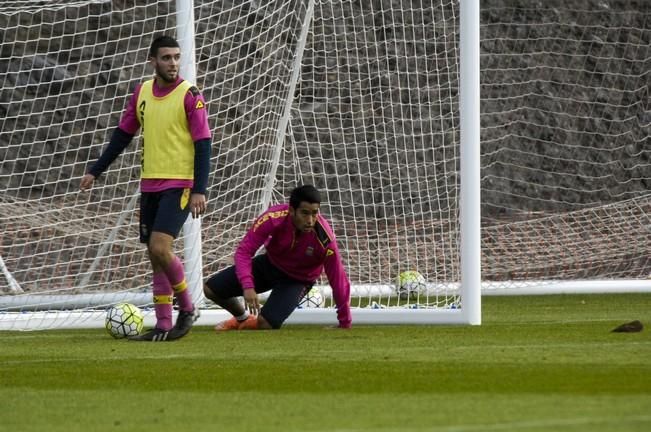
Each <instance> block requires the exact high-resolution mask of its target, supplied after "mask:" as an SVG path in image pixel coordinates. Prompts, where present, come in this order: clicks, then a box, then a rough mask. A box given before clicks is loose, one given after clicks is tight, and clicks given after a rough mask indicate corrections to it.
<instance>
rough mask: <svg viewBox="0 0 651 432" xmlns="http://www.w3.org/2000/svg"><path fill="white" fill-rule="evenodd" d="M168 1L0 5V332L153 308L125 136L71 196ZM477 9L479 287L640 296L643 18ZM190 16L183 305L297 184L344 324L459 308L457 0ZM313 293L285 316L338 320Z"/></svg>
mask: <svg viewBox="0 0 651 432" xmlns="http://www.w3.org/2000/svg"><path fill="white" fill-rule="evenodd" d="M181 3H189V2H170V1H140V0H138V1H135V2H124V1H112V2H110V1H74V2H63V1H39V2H31V1H30V2H27V1H9V2H5V3H4V4H3V8H2V10H1V11H0V22H1V24H2V25H0V32H1V33H2V35H3V38H2V42H1V45H0V46H1V50H0V60H1V61H0V72H1V74H0V77H2V78H1V79H2V80H3V83H2V84H3V85H2V89H1V90H0V110H1V111H2V116H0V142H1V143H2V145H1V146H0V225H1V226H2V229H3V238H2V248H1V249H0V270H1V271H2V274H1V275H0V328H8V329H24V328H51V327H58V326H68V327H70V326H78V327H84V326H94V325H97V324H98V323H101V311H102V310H103V309H104V308H106V307H107V306H109V305H111V304H113V303H115V302H117V301H130V302H132V303H135V304H138V305H139V306H142V307H145V308H147V307H148V306H149V305H150V304H151V289H150V279H151V270H150V266H149V264H148V261H147V257H146V253H145V250H144V248H143V246H142V245H140V244H139V243H138V234H137V233H138V230H137V224H138V215H137V208H138V205H137V202H138V193H139V192H138V185H139V160H140V159H139V149H140V142H139V139H135V140H134V142H133V143H132V144H131V146H130V147H128V148H127V150H126V151H125V152H124V153H123V154H122V156H121V157H120V158H118V159H117V160H116V161H115V162H114V163H113V164H112V165H111V167H110V169H109V170H108V171H107V172H106V173H105V175H103V176H102V177H101V178H100V181H98V182H96V185H95V187H94V189H93V190H92V191H91V192H90V193H84V194H81V193H78V192H77V189H78V181H79V179H80V177H81V176H82V175H83V173H84V172H85V170H86V169H87V168H88V164H89V162H92V161H93V160H95V159H96V158H97V157H98V155H99V154H100V152H101V150H102V149H103V147H104V146H105V145H106V143H107V141H108V138H109V137H110V134H111V132H112V130H113V128H114V127H115V126H116V125H117V122H118V120H119V117H120V115H121V112H122V110H123V109H124V107H125V106H126V101H127V100H128V97H129V95H130V93H131V91H132V90H133V88H134V86H135V85H136V84H137V83H139V82H141V81H142V80H143V79H145V78H147V77H149V76H150V75H151V73H152V71H151V70H150V69H149V68H148V66H147V64H146V60H147V50H148V48H149V44H150V43H151V40H152V38H153V37H155V36H157V35H159V34H162V33H169V34H172V35H176V36H179V32H178V29H179V27H180V26H182V25H186V26H187V22H181V21H180V20H179V10H178V8H177V4H181ZM481 4H482V13H481V39H482V43H481V92H482V101H481V102H482V115H481V121H482V132H481V140H482V147H481V185H482V206H481V207H482V208H481V209H482V212H481V214H482V216H481V224H482V231H481V232H482V271H483V280H484V285H485V288H484V289H485V292H511V291H516V292H526V291H527V290H531V289H532V288H533V289H534V290H535V289H543V290H550V289H553V288H552V287H558V286H559V285H558V284H559V282H560V283H564V284H570V285H571V284H577V283H586V282H587V283H588V285H589V286H591V287H592V288H593V289H594V288H595V287H598V286H601V285H599V284H603V282H604V281H613V280H614V281H616V284H618V285H617V287H616V288H617V289H636V288H637V287H639V286H641V287H642V289H646V288H644V287H648V283H647V282H648V280H647V277H648V274H649V268H650V262H649V259H650V258H649V257H650V256H651V254H650V251H651V244H650V240H649V239H650V237H651V236H650V233H649V226H651V223H649V214H651V208H650V207H651V204H650V200H651V196H650V194H649V192H648V189H649V188H648V185H649V183H650V182H651V180H650V179H649V171H650V170H649V160H650V159H651V158H650V156H649V149H648V148H647V147H648V146H646V147H645V143H646V141H645V140H647V141H648V139H647V137H648V135H649V124H650V122H651V118H650V117H649V105H648V100H649V94H648V83H649V71H648V67H647V65H648V62H649V57H650V56H649V41H650V34H651V29H649V22H651V19H650V18H651V17H650V14H651V12H650V11H649V8H648V7H646V6H641V5H638V6H635V5H630V4H628V3H623V2H617V1H600V2H588V1H581V2H562V3H561V2H559V3H558V4H556V3H554V4H551V3H550V4H549V5H547V4H545V5H542V6H540V7H537V8H535V9H522V8H511V7H508V5H509V2H503V1H496V0H490V1H485V2H484V1H482V2H481ZM192 12H193V14H194V24H193V25H192V29H193V32H194V38H193V41H194V45H195V46H196V51H195V55H194V60H195V68H196V77H195V80H196V83H197V84H198V86H199V87H200V88H201V89H202V91H203V94H204V96H205V98H206V100H207V102H208V107H209V113H210V124H211V128H212V132H213V160H212V162H211V166H212V171H211V177H210V181H209V184H210V186H209V192H208V194H209V197H208V198H209V203H208V204H209V209H208V213H207V214H206V215H205V217H204V218H203V220H202V222H201V225H200V233H201V235H200V237H201V242H200V243H198V242H196V241H195V238H194V237H192V238H188V237H189V234H188V233H189V232H190V230H186V231H184V234H183V235H182V236H181V238H180V239H179V240H178V241H177V242H176V243H175V245H176V247H178V248H179V250H178V253H179V255H180V256H182V257H184V258H185V260H186V266H188V264H187V260H188V258H189V256H190V255H195V256H196V255H198V256H199V259H200V261H201V264H202V266H203V269H201V266H199V273H198V274H197V273H196V272H195V273H194V274H192V275H189V278H190V279H193V280H194V281H195V283H194V284H193V285H194V290H195V300H196V301H202V299H201V286H200V285H201V279H202V278H205V277H207V276H208V275H210V274H211V273H213V272H215V271H218V270H220V269H222V268H224V267H225V266H227V265H230V264H231V263H232V255H233V251H234V249H235V247H236V246H237V243H238V241H239V240H240V238H241V237H242V236H243V235H244V233H245V232H246V229H247V228H248V226H249V225H250V223H251V221H252V220H253V218H254V217H255V216H256V215H257V214H259V212H260V211H262V210H263V209H264V208H265V207H266V206H267V205H269V204H272V203H276V202H281V201H284V200H286V197H287V194H288V192H289V191H290V190H291V189H292V188H293V187H294V186H296V185H297V184H299V183H307V182H310V183H313V184H315V185H316V186H317V187H319V188H320V189H321V190H322V191H323V195H324V202H323V203H322V211H323V213H324V214H325V215H326V216H327V217H328V218H329V219H330V220H331V222H332V225H333V228H334V230H335V232H336V234H337V236H338V242H339V246H340V249H341V251H342V254H343V258H344V261H345V265H346V268H347V270H348V274H349V277H350V279H351V282H352V284H353V295H354V297H353V299H352V306H353V307H354V308H355V310H354V312H353V314H354V315H353V316H354V318H356V317H367V316H370V317H371V318H369V321H370V322H373V321H377V322H409V321H410V320H411V319H410V318H405V317H410V316H411V317H413V316H419V315H422V313H426V314H428V316H432V315H434V316H441V317H443V318H442V321H444V322H455V321H456V320H458V318H457V315H456V312H458V311H459V310H463V304H464V302H463V300H464V299H463V296H462V295H461V294H460V289H459V282H460V272H461V270H460V264H459V262H460V237H461V233H460V228H459V213H460V205H459V195H460V184H461V178H460V173H459V168H460V163H461V162H460V135H461V131H460V113H459V89H460V85H461V84H460V67H459V65H460V47H459V40H460V16H459V2H458V1H451V2H446V1H441V2H432V3H431V4H424V3H423V2H419V1H403V2H391V1H386V0H379V1H369V2H364V1H359V2H357V1H356V2H350V1H336V0H331V1H308V0H305V1H301V0H292V1H290V0H286V1H282V0H275V1H265V2H263V1H255V0H251V1H243V2H242V1H238V2H234V1H207V0H205V1H199V0H195V1H194V8H193V10H192ZM542 23H548V24H542ZM195 228H196V226H195ZM184 244H186V246H185V247H184V246H183V245H184ZM197 252H200V253H198V254H197ZM188 267H190V268H195V267H192V266H188ZM414 270H415V271H418V272H419V273H420V274H421V275H422V276H423V278H424V280H425V285H424V287H421V288H420V289H419V290H418V291H416V292H414V293H412V295H403V296H400V295H397V290H396V288H397V287H396V280H397V277H398V275H399V274H400V273H402V272H404V271H414ZM197 281H198V282H197ZM561 286H563V285H561ZM565 286H566V287H567V285H565ZM608 286H609V287H610V286H611V285H608ZM631 286H632V287H633V288H630V287H631ZM627 287H628V288H627ZM319 289H320V291H321V294H322V297H324V298H325V304H324V305H323V306H326V307H325V308H323V307H320V308H311V307H305V308H304V309H302V310H298V311H296V313H295V314H294V315H293V316H292V320H294V322H320V321H321V320H325V321H327V320H332V321H334V318H335V314H334V313H333V312H332V310H331V309H330V307H331V306H332V304H331V299H330V296H329V288H328V286H327V280H322V281H320V285H319ZM563 289H567V288H563ZM608 289H610V288H608ZM204 306H205V307H206V308H208V310H209V311H213V310H214V309H213V307H212V305H211V304H210V303H205V305H204ZM94 311H100V312H99V313H96V312H94ZM25 312H30V313H25ZM214 312H215V315H219V314H220V311H219V310H215V311H214ZM98 316H99V318H98ZM148 317H149V319H151V314H148ZM204 317H208V318H204V319H213V317H214V315H211V314H210V313H207V314H204ZM382 317H384V318H382ZM429 319H430V320H432V319H431V318H429ZM435 320H436V319H434V321H435ZM361 321H362V322H363V321H364V320H361ZM206 323H209V322H206Z"/></svg>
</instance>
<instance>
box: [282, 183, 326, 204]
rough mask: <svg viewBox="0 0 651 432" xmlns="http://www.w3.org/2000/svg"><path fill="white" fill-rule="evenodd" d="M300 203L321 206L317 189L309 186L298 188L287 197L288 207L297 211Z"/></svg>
mask: <svg viewBox="0 0 651 432" xmlns="http://www.w3.org/2000/svg"><path fill="white" fill-rule="evenodd" d="M302 202H307V203H310V204H321V193H320V192H319V190H318V189H317V188H315V187H314V186H312V185H309V184H307V185H302V186H298V187H297V188H295V189H294V190H292V193H291V195H290V196H289V205H290V207H292V208H294V209H297V208H298V206H300V205H301V203H302Z"/></svg>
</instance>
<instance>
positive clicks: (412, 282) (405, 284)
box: [396, 270, 427, 300]
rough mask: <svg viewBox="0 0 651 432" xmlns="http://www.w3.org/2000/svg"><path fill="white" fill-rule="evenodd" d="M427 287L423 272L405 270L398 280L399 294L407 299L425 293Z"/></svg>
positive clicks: (397, 290) (397, 288) (397, 289)
mask: <svg viewBox="0 0 651 432" xmlns="http://www.w3.org/2000/svg"><path fill="white" fill-rule="evenodd" d="M426 288H427V282H426V281H425V278H424V277H423V275H422V274H420V273H418V272H417V271H414V270H410V271H404V272H402V273H400V275H398V279H397V280H396V292H397V293H398V296H399V297H400V298H401V299H403V300H407V299H409V298H410V297H411V298H416V297H418V295H419V294H423V293H424V292H425V289H426Z"/></svg>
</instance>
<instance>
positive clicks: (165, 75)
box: [156, 67, 179, 84]
mask: <svg viewBox="0 0 651 432" xmlns="http://www.w3.org/2000/svg"><path fill="white" fill-rule="evenodd" d="M156 76H158V77H159V78H160V79H162V80H163V81H165V82H166V83H167V84H172V83H174V82H175V81H176V78H178V76H179V72H178V70H177V71H174V72H172V74H170V73H169V72H165V71H164V70H163V68H160V67H157V68H156Z"/></svg>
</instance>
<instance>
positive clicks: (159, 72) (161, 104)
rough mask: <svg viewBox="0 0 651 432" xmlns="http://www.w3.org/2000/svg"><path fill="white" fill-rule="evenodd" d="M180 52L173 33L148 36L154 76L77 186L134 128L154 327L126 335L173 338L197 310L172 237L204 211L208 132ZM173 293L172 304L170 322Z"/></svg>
mask: <svg viewBox="0 0 651 432" xmlns="http://www.w3.org/2000/svg"><path fill="white" fill-rule="evenodd" d="M180 59H181V49H180V47H179V44H178V42H177V41H176V40H175V39H174V38H172V37H169V36H161V37H159V38H157V39H155V40H154V41H153V42H152V44H151V47H150V50H149V62H150V63H151V65H152V66H153V67H154V70H155V72H156V74H155V77H154V78H153V79H151V80H148V81H145V82H143V83H141V84H140V85H138V86H137V87H136V89H135V91H134V93H133V95H132V96H131V99H130V100H129V103H128V106H127V108H126V110H125V111H124V113H123V114H122V118H121V120H120V123H119V125H118V127H117V128H116V129H115V131H114V132H113V135H112V136H111V140H110V142H109V144H108V146H107V147H106V149H105V150H104V151H103V152H102V154H101V156H100V157H99V159H98V160H97V162H95V164H93V166H92V167H91V168H90V169H89V170H88V173H87V174H86V175H84V176H83V177H82V179H81V183H80V186H79V187H80V189H81V190H82V191H85V190H87V189H90V188H91V187H92V185H93V182H94V181H95V179H96V178H97V177H98V176H99V175H100V174H102V173H103V172H104V171H105V170H106V169H107V168H108V167H109V165H110V164H111V163H112V162H113V161H114V160H115V159H116V158H117V157H118V155H119V154H120V153H122V151H123V150H124V149H125V148H126V147H127V146H128V145H129V143H130V142H131V140H132V138H133V137H134V135H135V134H136V133H137V132H138V129H140V130H141V132H142V137H143V142H142V169H141V183H140V191H141V196H140V241H141V242H142V243H145V244H146V245H147V252H148V254H149V260H150V262H151V265H152V270H153V291H154V309H155V313H156V326H155V327H154V328H153V329H152V330H150V331H148V332H145V333H143V334H141V335H139V336H135V337H132V338H130V339H132V340H138V341H154V342H157V341H171V340H175V339H179V338H181V337H183V336H185V335H186V334H187V333H188V332H189V331H190V329H191V328H192V325H193V323H194V321H195V320H196V319H197V317H198V310H196V309H195V307H194V304H193V303H192V298H191V297H190V293H189V291H188V289H187V288H188V286H187V282H186V279H185V272H184V268H183V264H182V263H181V260H180V259H179V258H178V257H177V256H175V255H174V252H173V249H172V243H173V241H174V239H175V238H176V237H177V236H178V234H179V231H180V230H181V227H182V226H183V223H184V222H185V220H186V219H187V217H188V214H189V213H190V212H192V216H193V217H195V218H196V217H199V215H201V214H203V213H204V212H205V210H206V187H207V183H208V172H209V170H210V147H211V141H210V139H211V134H210V127H209V126H208V114H207V110H206V102H205V100H204V98H203V96H202V95H201V93H200V92H199V90H198V89H197V88H196V87H195V86H194V85H193V84H191V83H189V82H188V81H186V80H184V79H183V78H181V77H180V76H179V66H180ZM174 297H176V299H177V302H178V306H179V314H178V317H177V320H176V323H175V324H174V323H173V322H172V300H173V298H174Z"/></svg>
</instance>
